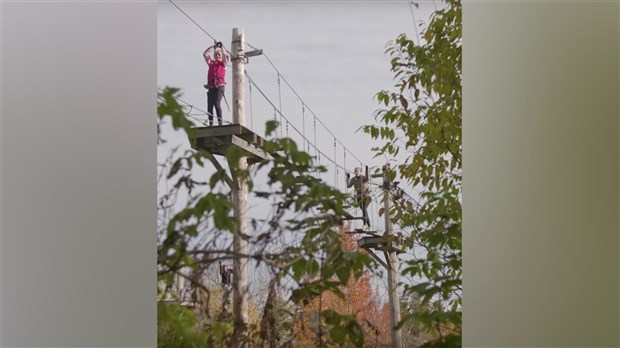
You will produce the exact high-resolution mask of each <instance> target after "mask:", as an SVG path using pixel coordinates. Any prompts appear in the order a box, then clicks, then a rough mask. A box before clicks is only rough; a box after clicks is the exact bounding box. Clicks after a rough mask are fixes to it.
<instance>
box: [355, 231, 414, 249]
mask: <svg viewBox="0 0 620 348" xmlns="http://www.w3.org/2000/svg"><path fill="white" fill-rule="evenodd" d="M367 233H368V234H370V236H368V237H362V238H360V239H359V240H358V241H357V246H358V247H360V248H364V249H369V248H372V249H378V250H382V251H386V252H391V251H396V252H397V253H404V252H405V250H404V248H403V244H404V242H405V241H404V238H402V237H399V236H395V235H390V236H379V235H376V234H372V232H371V231H368V232H367Z"/></svg>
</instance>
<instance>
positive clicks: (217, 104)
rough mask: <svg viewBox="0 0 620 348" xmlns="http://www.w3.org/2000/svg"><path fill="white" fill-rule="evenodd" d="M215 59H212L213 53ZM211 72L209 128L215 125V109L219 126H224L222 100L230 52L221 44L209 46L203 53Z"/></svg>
mask: <svg viewBox="0 0 620 348" xmlns="http://www.w3.org/2000/svg"><path fill="white" fill-rule="evenodd" d="M212 50H213V51H214V52H213V58H211V51H212ZM202 56H203V57H204V58H205V61H206V62H207V65H208V66H209V70H208V72H207V84H206V85H204V88H206V89H207V112H208V113H209V126H212V125H213V108H215V112H216V114H217V120H218V122H219V124H220V125H221V124H222V106H221V103H222V98H223V97H224V86H226V81H225V77H226V65H227V63H228V51H227V50H226V49H225V48H224V45H222V43H221V42H216V43H215V44H214V45H212V46H209V47H208V48H207V49H206V50H205V51H204V52H203V53H202Z"/></svg>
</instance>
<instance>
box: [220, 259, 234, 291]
mask: <svg viewBox="0 0 620 348" xmlns="http://www.w3.org/2000/svg"><path fill="white" fill-rule="evenodd" d="M232 273H233V270H232V268H230V267H228V266H226V265H222V262H221V261H220V275H221V276H222V284H224V285H230V283H231V282H232Z"/></svg>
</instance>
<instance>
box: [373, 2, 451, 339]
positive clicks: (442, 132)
mask: <svg viewBox="0 0 620 348" xmlns="http://www.w3.org/2000/svg"><path fill="white" fill-rule="evenodd" d="M461 13H462V8H461V2H460V1H454V0H449V1H447V2H446V7H445V8H443V9H440V10H438V11H436V12H434V14H433V15H432V17H431V20H430V23H429V24H428V26H427V27H426V29H425V30H424V31H423V32H422V33H421V35H420V38H418V40H417V43H416V42H415V41H414V40H412V39H409V38H407V36H406V35H405V34H401V35H400V36H398V38H396V40H394V41H392V42H390V43H388V45H387V49H386V53H387V54H389V55H390V56H391V57H392V60H391V71H392V72H393V73H394V77H395V79H396V81H397V83H396V85H395V87H396V91H387V90H383V91H380V92H379V93H377V95H376V100H377V101H378V102H379V103H380V104H382V105H383V106H384V107H385V109H380V110H378V111H377V113H376V116H375V117H376V120H377V121H378V123H377V124H372V125H366V126H364V127H363V130H364V132H365V133H367V134H369V135H370V136H371V137H372V138H375V139H380V140H381V141H382V142H384V144H383V145H382V146H380V147H376V148H374V149H373V150H374V151H375V154H376V156H384V155H387V156H388V157H392V158H393V157H397V156H399V155H400V156H404V157H405V159H404V160H402V161H401V160H399V161H398V162H399V163H398V164H397V165H396V166H394V167H392V168H391V169H390V173H389V175H390V177H391V179H392V180H399V181H404V182H406V183H407V184H408V185H410V186H411V187H414V188H415V189H416V190H419V191H420V192H421V193H420V200H419V201H416V200H413V199H408V197H402V196H403V195H402V194H400V195H399V196H401V197H402V198H400V199H399V200H398V201H396V202H395V204H394V208H393V211H391V212H390V215H391V216H392V217H393V220H394V221H397V222H398V225H399V226H400V227H402V228H403V229H404V230H409V231H411V232H410V239H409V246H410V247H413V248H414V250H421V251H420V252H416V256H417V257H416V258H414V259H413V260H411V261H407V262H406V265H405V267H404V270H403V275H404V276H411V277H412V278H414V279H421V281H420V282H418V283H417V284H415V285H413V286H412V285H405V294H414V295H415V296H416V298H419V299H420V301H421V303H420V305H421V307H419V308H426V310H417V311H414V312H410V313H408V314H407V315H406V316H405V317H404V320H403V321H407V320H413V321H416V322H418V323H421V324H422V325H423V327H424V328H425V330H427V331H428V332H432V333H433V334H434V337H435V339H434V340H431V341H430V342H429V343H427V345H426V346H429V347H431V346H432V347H454V346H460V345H461V343H460V336H461V317H462V311H461V306H462V299H461V285H462V279H461V277H462V234H461V233H462V228H461V221H462V207H461V201H462V197H461V183H462V139H461V131H462V126H461V125H462V92H461V79H462V69H461V66H462V64H461V59H462V58H461V57H462V48H461V47H462V31H461V30H462V25H461ZM397 178H398V179H397ZM397 195H398V192H397ZM401 325H404V323H402V324H401Z"/></svg>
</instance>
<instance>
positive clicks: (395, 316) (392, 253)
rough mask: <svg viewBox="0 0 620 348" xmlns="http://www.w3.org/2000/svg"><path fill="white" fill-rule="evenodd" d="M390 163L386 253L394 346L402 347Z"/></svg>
mask: <svg viewBox="0 0 620 348" xmlns="http://www.w3.org/2000/svg"><path fill="white" fill-rule="evenodd" d="M388 169H389V165H387V164H386V165H385V167H384V168H383V204H384V209H385V212H384V214H385V238H386V239H388V240H390V243H389V245H390V248H389V250H388V252H387V253H386V256H387V261H388V262H387V264H388V266H389V269H388V298H389V301H390V319H391V324H392V347H394V348H402V347H403V339H402V336H401V331H400V329H397V328H396V325H397V324H398V323H399V322H400V296H399V295H398V264H399V260H398V254H397V253H396V250H394V248H392V247H391V246H392V243H393V239H392V238H393V230H392V219H390V204H391V200H392V196H391V194H390V188H391V182H390V179H389V177H388V175H387V170H388Z"/></svg>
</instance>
